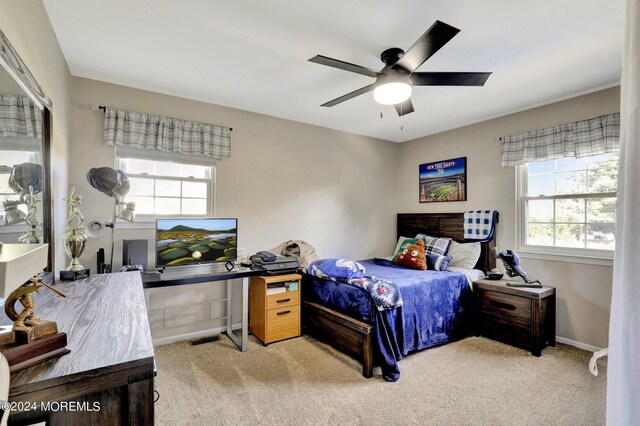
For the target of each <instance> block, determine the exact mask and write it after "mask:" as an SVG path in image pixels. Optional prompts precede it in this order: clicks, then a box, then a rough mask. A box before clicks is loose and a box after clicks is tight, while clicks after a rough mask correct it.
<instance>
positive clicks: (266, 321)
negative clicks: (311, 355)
mask: <svg viewBox="0 0 640 426" xmlns="http://www.w3.org/2000/svg"><path fill="white" fill-rule="evenodd" d="M301 279H302V277H301V276H300V275H298V274H287V275H268V276H258V277H251V282H250V284H249V330H250V331H251V333H253V335H254V336H256V337H257V338H258V339H260V341H262V343H263V344H264V345H265V346H266V345H268V344H269V343H273V342H277V341H279V340H284V339H290V338H292V337H298V336H300V280H301ZM285 284H286V291H283V292H280V293H273V294H269V289H270V288H271V289H278V288H280V289H282V288H283V286H285ZM272 291H277V290H272Z"/></svg>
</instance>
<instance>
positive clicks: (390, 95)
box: [373, 81, 411, 105]
mask: <svg viewBox="0 0 640 426" xmlns="http://www.w3.org/2000/svg"><path fill="white" fill-rule="evenodd" d="M410 96H411V85H410V84H407V83H404V82H400V81H394V82H390V83H385V84H381V85H380V86H378V87H376V88H375V89H374V90H373V98H374V99H375V100H376V102H378V103H379V104H382V105H396V104H400V103H402V102H404V101H406V100H407V99H409V97H410Z"/></svg>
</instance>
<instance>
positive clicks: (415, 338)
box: [302, 260, 473, 382]
mask: <svg viewBox="0 0 640 426" xmlns="http://www.w3.org/2000/svg"><path fill="white" fill-rule="evenodd" d="M360 263H361V264H362V265H363V266H364V267H365V268H366V275H375V276H377V277H380V278H384V279H385V280H388V281H391V282H393V283H395V284H396V285H397V286H398V287H399V288H400V293H401V295H402V299H403V302H404V304H403V306H399V307H397V308H393V309H387V310H383V311H380V310H378V309H376V308H375V306H374V305H373V303H372V299H371V296H370V295H369V294H368V293H367V292H366V291H365V290H364V289H362V288H360V287H355V286H353V285H349V284H345V283H340V282H336V281H330V280H324V279H321V278H317V277H313V276H310V275H306V274H305V276H304V284H303V285H302V291H303V293H304V298H305V300H307V301H310V302H316V303H319V304H321V305H323V306H326V307H327V308H330V309H333V310H335V311H338V312H340V313H343V314H345V315H348V316H350V317H352V318H355V319H358V320H361V321H364V322H367V323H369V324H371V325H372V326H373V336H372V337H373V341H374V361H375V363H376V365H379V366H380V367H381V369H382V376H383V377H384V379H385V380H388V381H391V382H395V381H397V380H398V379H399V378H400V370H399V368H398V361H399V360H401V359H402V358H403V357H404V356H405V355H407V354H408V353H410V352H413V351H417V350H420V349H425V348H428V347H431V346H436V345H442V344H444V343H448V342H451V341H453V340H457V339H459V338H461V337H463V336H465V335H466V334H467V333H468V325H469V320H470V318H469V317H470V315H471V306H472V303H473V296H472V292H471V288H470V287H469V284H468V282H467V278H466V277H465V276H464V275H463V274H461V273H456V272H447V271H431V270H429V271H418V270H414V269H407V268H403V267H400V266H397V265H394V264H392V263H390V262H384V261H379V260H375V261H374V260H364V261H360Z"/></svg>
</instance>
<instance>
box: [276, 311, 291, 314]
mask: <svg viewBox="0 0 640 426" xmlns="http://www.w3.org/2000/svg"><path fill="white" fill-rule="evenodd" d="M289 313H291V311H282V312H278V313H277V314H276V315H286V314H289Z"/></svg>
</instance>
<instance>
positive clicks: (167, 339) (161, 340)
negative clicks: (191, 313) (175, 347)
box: [153, 323, 242, 346]
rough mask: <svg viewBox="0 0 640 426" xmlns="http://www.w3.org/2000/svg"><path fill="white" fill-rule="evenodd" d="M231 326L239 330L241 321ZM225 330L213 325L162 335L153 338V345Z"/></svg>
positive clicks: (195, 337) (166, 343)
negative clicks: (208, 327) (203, 328)
mask: <svg viewBox="0 0 640 426" xmlns="http://www.w3.org/2000/svg"><path fill="white" fill-rule="evenodd" d="M231 328H232V329H233V330H239V329H240V328H242V324H241V323H237V324H233V326H232V327H231ZM226 330H227V327H215V328H210V329H208V330H200V331H194V332H191V333H183V334H176V335H175V336H167V337H162V338H159V339H153V346H162V345H168V344H170V343H175V342H182V341H184V340H191V339H197V338H198V337H204V336H210V335H212V334H218V333H222V332H223V331H226Z"/></svg>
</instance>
